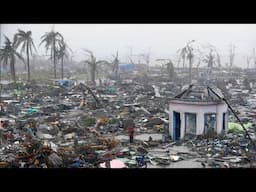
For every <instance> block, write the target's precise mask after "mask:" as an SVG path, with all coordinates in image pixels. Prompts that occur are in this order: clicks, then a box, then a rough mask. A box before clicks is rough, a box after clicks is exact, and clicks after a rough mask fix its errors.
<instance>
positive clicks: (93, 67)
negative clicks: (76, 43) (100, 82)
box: [83, 49, 108, 85]
mask: <svg viewBox="0 0 256 192" xmlns="http://www.w3.org/2000/svg"><path fill="white" fill-rule="evenodd" d="M83 50H84V51H85V52H86V53H88V54H89V57H90V58H89V59H88V60H86V61H85V63H86V64H88V65H89V68H90V76H91V82H92V83H93V84H94V85H95V83H96V82H95V76H96V72H97V69H98V66H99V65H100V64H105V63H108V62H107V61H105V60H98V61H97V60H96V57H95V56H94V55H93V52H92V51H90V50H87V49H83Z"/></svg>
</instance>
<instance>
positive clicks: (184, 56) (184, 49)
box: [180, 47, 188, 68]
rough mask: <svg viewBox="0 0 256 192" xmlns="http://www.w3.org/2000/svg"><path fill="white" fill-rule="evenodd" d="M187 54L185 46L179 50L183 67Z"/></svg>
mask: <svg viewBox="0 0 256 192" xmlns="http://www.w3.org/2000/svg"><path fill="white" fill-rule="evenodd" d="M187 54H188V51H187V47H183V48H182V49H181V51H180V56H181V58H182V67H183V68H185V61H186V57H187Z"/></svg>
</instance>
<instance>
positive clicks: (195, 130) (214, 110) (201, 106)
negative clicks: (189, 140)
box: [169, 85, 228, 140]
mask: <svg viewBox="0 0 256 192" xmlns="http://www.w3.org/2000/svg"><path fill="white" fill-rule="evenodd" d="M214 90H215V91H216V92H217V93H218V95H222V93H221V91H220V90H219V89H218V88H214ZM227 109H228V106H227V104H226V103H225V102H224V101H222V100H221V99H219V98H218V97H217V96H216V95H215V94H213V93H212V91H211V90H210V89H209V88H208V87H207V86H205V85H190V86H189V87H188V88H185V89H184V91H182V92H181V93H180V94H179V95H177V96H175V97H174V98H172V99H171V100H170V103H169V122H170V124H169V135H170V136H171V138H172V139H173V140H179V139H183V138H184V137H185V136H186V135H193V136H196V135H215V134H225V133H226V132H227V119H228V117H227V116H228V115H227Z"/></svg>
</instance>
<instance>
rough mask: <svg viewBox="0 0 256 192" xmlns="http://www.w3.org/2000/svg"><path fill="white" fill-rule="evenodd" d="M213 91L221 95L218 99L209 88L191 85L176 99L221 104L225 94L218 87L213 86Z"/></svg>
mask: <svg viewBox="0 0 256 192" xmlns="http://www.w3.org/2000/svg"><path fill="white" fill-rule="evenodd" d="M211 89H212V90H213V91H214V92H215V93H217V94H218V95H219V97H220V98H219V97H217V96H216V95H215V94H214V93H213V92H212V91H211V90H210V89H209V88H208V86H203V85H194V84H191V85H189V86H188V87H187V86H186V87H184V88H183V91H182V92H181V93H180V94H178V95H176V96H175V97H174V99H175V100H177V99H178V100H184V101H192V102H193V101H194V102H220V101H222V100H221V98H223V97H224V96H223V94H222V92H221V90H220V89H219V88H217V87H213V86H211Z"/></svg>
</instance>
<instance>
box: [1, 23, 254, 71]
mask: <svg viewBox="0 0 256 192" xmlns="http://www.w3.org/2000/svg"><path fill="white" fill-rule="evenodd" d="M53 25H54V30H55V31H58V32H60V33H61V34H62V35H63V36H64V38H65V40H66V42H67V44H68V45H69V47H70V48H71V49H72V50H73V51H74V58H75V59H76V60H78V61H79V60H85V59H86V58H87V57H86V56H85V55H84V54H83V51H82V49H83V48H85V49H89V50H91V51H93V52H94V54H95V56H96V57H97V58H99V59H112V55H113V54H115V53H116V51H118V52H119V55H120V59H121V61H123V62H126V60H127V55H128V54H130V53H131V51H132V54H142V53H146V52H150V54H151V58H152V59H151V63H154V60H155V59H158V58H169V59H172V60H174V61H176V60H177V58H178V57H177V56H178V54H177V50H178V49H180V48H182V47H184V46H185V45H186V43H187V42H188V41H190V40H195V41H196V42H195V45H196V46H197V47H198V46H201V45H206V44H208V43H210V44H212V45H214V46H215V47H216V48H217V49H218V51H219V53H220V55H221V59H222V64H223V65H225V63H226V62H228V54H229V48H230V47H229V46H230V44H231V43H233V44H234V45H235V46H236V49H235V54H236V55H235V62H234V64H235V65H236V66H239V67H246V66H247V64H246V57H247V56H252V50H253V48H254V47H256V24H1V29H2V33H1V34H2V38H1V45H3V41H4V39H3V35H6V36H8V37H9V38H11V39H12V37H13V35H14V34H15V33H16V32H17V29H21V30H25V31H27V30H31V31H32V37H33V39H34V42H35V45H36V46H37V48H38V45H39V43H40V37H41V36H42V35H43V34H44V33H45V32H48V31H50V30H51V29H52V28H53ZM205 52H207V51H205ZM38 53H39V54H40V55H44V54H45V53H46V52H45V49H44V46H43V45H41V46H40V47H39V48H38ZM252 66H253V65H252V63H251V64H250V67H252Z"/></svg>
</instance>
